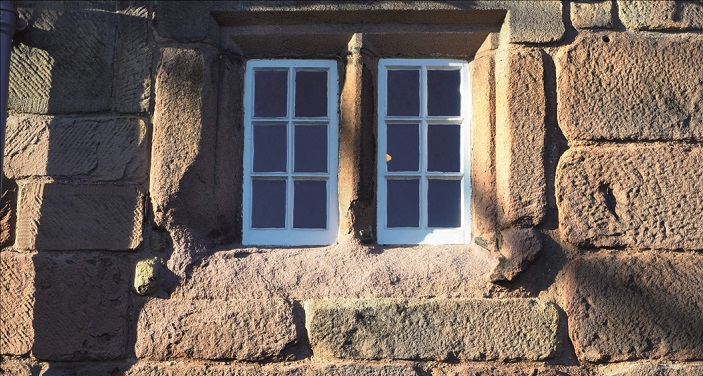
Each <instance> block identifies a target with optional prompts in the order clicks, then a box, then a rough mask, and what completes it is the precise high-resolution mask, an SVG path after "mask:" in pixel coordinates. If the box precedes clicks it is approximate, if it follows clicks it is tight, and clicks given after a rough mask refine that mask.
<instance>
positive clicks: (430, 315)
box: [305, 299, 559, 361]
mask: <svg viewBox="0 0 703 376" xmlns="http://www.w3.org/2000/svg"><path fill="white" fill-rule="evenodd" d="M305 311H306V321H307V322H306V327H307V329H308V335H309V337H310V343H311V345H312V347H313V353H314V354H315V355H316V356H320V357H326V358H329V357H333V358H342V359H413V360H440V361H442V360H453V359H459V360H516V359H525V360H543V359H548V358H550V357H553V356H554V355H556V353H557V349H558V342H559V340H558V337H559V336H558V333H557V328H558V325H559V314H558V312H557V309H556V307H555V306H554V305H553V304H550V303H545V302H541V301H538V300H535V299H511V300H488V299H475V300H402V299H361V300H345V299H331V300H315V301H308V302H306V307H305Z"/></svg>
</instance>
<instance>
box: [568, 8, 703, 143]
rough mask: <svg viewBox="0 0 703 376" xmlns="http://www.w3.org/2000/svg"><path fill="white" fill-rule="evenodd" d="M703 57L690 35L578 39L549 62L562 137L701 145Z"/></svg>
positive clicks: (699, 40)
mask: <svg viewBox="0 0 703 376" xmlns="http://www.w3.org/2000/svg"><path fill="white" fill-rule="evenodd" d="M653 3H654V2H653ZM702 54H703V37H701V36H700V35H695V34H676V35H674V34H653V33H650V34H644V33H633V32H624V33H581V34H580V35H579V37H578V38H577V40H576V42H575V43H573V44H571V45H569V46H568V47H565V48H564V49H563V50H562V51H560V52H559V53H558V54H557V57H556V59H555V60H556V68H557V88H558V118H559V125H560V127H561V129H562V131H563V132H564V136H566V138H567V139H569V140H570V141H572V140H703V65H702V64H699V57H700V56H701V55H702ZM645 62H646V63H645Z"/></svg>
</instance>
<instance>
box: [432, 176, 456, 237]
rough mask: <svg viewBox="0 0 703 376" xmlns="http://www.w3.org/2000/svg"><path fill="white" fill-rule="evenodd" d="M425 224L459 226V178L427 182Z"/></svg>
mask: <svg viewBox="0 0 703 376" xmlns="http://www.w3.org/2000/svg"><path fill="white" fill-rule="evenodd" d="M427 225H428V226H429V227H461V180H435V179H430V180H429V181H428V182H427Z"/></svg>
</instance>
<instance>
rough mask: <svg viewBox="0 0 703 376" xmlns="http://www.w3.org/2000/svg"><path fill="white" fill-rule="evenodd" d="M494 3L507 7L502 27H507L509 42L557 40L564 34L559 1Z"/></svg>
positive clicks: (526, 0) (532, 0)
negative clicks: (506, 14)
mask: <svg viewBox="0 0 703 376" xmlns="http://www.w3.org/2000/svg"><path fill="white" fill-rule="evenodd" d="M496 5H497V6H496V8H500V7H504V8H507V9H508V16H507V19H506V21H505V23H504V28H505V27H507V28H508V33H509V34H508V35H509V37H508V38H509V40H510V43H549V42H557V41H560V40H561V38H562V37H563V36H564V32H565V30H566V28H565V27H564V21H563V20H562V4H561V1H542V0H523V1H504V2H503V3H502V4H500V5H498V4H496ZM501 32H502V31H501Z"/></svg>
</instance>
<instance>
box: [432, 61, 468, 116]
mask: <svg viewBox="0 0 703 376" xmlns="http://www.w3.org/2000/svg"><path fill="white" fill-rule="evenodd" d="M460 87H461V71H459V70H428V71H427V114H428V115H429V116H459V115H461V91H460Z"/></svg>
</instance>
